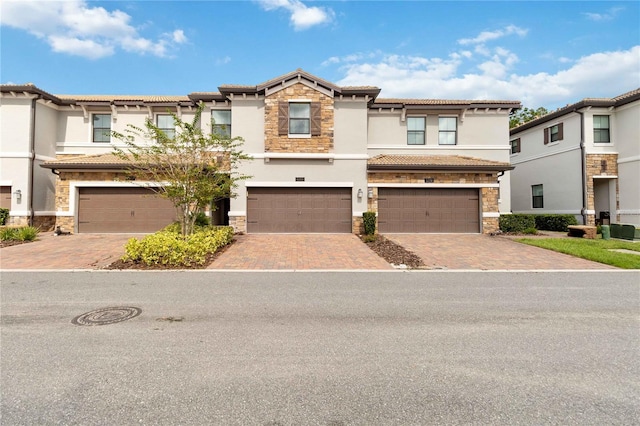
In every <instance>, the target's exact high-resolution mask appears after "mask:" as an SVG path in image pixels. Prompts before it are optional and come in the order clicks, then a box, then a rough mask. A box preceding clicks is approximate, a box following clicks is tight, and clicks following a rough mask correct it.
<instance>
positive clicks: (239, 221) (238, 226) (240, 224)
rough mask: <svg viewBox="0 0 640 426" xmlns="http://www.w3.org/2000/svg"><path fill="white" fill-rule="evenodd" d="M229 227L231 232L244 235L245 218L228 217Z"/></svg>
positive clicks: (245, 230) (245, 229) (245, 227)
mask: <svg viewBox="0 0 640 426" xmlns="http://www.w3.org/2000/svg"><path fill="white" fill-rule="evenodd" d="M229 226H231V227H232V228H233V232H236V233H246V232H247V217H246V216H229Z"/></svg>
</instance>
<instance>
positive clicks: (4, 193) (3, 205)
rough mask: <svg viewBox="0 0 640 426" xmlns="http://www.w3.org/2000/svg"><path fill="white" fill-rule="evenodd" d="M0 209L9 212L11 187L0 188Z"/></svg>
mask: <svg viewBox="0 0 640 426" xmlns="http://www.w3.org/2000/svg"><path fill="white" fill-rule="evenodd" d="M0 209H9V210H11V187H10V186H0Z"/></svg>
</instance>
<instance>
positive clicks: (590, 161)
mask: <svg viewBox="0 0 640 426" xmlns="http://www.w3.org/2000/svg"><path fill="white" fill-rule="evenodd" d="M594 176H618V154H587V206H586V207H587V210H594V211H595V208H596V207H595V190H594V184H593V177H594ZM618 186H619V185H618V180H617V179H616V205H615V210H616V212H617V211H618V210H619V208H620V200H619V198H620V190H619V188H618ZM614 214H615V221H616V222H619V221H620V217H619V216H618V215H617V213H614ZM612 221H613V217H612ZM595 224H596V214H595V213H594V214H588V215H587V225H595Z"/></svg>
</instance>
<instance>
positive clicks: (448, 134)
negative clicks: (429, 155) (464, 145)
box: [438, 117, 458, 145]
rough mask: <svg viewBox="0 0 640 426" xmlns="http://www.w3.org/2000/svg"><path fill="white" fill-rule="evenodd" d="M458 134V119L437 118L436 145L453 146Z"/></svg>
mask: <svg viewBox="0 0 640 426" xmlns="http://www.w3.org/2000/svg"><path fill="white" fill-rule="evenodd" d="M457 133H458V117H439V118H438V144H439V145H455V144H456V142H457Z"/></svg>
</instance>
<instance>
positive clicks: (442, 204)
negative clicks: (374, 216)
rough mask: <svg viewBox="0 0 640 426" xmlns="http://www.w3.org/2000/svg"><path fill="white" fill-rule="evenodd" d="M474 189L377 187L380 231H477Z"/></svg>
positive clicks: (477, 208)
mask: <svg viewBox="0 0 640 426" xmlns="http://www.w3.org/2000/svg"><path fill="white" fill-rule="evenodd" d="M479 209H480V203H479V197H478V190H477V189H466V188H465V189H459V188H455V189H454V188H452V189H440V188H415V189H414V188H379V189H378V227H379V230H380V232H383V233H384V232H401V233H411V232H424V233H428V232H433V233H437V232H459V233H476V232H480V223H479V222H480V211H479Z"/></svg>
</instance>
